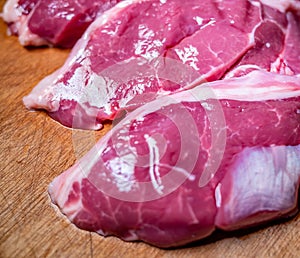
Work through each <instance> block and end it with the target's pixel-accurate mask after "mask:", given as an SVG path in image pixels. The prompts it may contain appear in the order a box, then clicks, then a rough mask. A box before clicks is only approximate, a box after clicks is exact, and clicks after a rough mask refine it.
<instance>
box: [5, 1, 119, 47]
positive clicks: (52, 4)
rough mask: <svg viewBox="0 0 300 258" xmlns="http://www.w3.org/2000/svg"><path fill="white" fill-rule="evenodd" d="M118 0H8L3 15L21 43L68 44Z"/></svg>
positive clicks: (74, 40)
mask: <svg viewBox="0 0 300 258" xmlns="http://www.w3.org/2000/svg"><path fill="white" fill-rule="evenodd" d="M120 1H121V0H96V1H95V0H87V1H60V0H44V1H42V0H8V1H7V2H6V4H5V6H4V10H3V18H4V20H5V21H6V22H7V23H8V26H9V34H13V35H18V36H19V40H20V43H21V44H22V45H24V46H30V45H33V46H40V45H50V46H59V47H64V48H69V47H72V46H73V45H74V44H75V43H76V41H77V40H78V39H79V38H80V37H81V36H82V34H83V33H84V31H85V30H86V28H87V27H88V26H89V25H90V24H91V23H92V22H93V21H94V20H95V19H96V17H97V16H99V15H101V14H102V13H103V12H104V11H106V10H108V9H109V8H111V7H112V6H114V5H115V4H116V3H118V2H120Z"/></svg>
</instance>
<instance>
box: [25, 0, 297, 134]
mask: <svg viewBox="0 0 300 258" xmlns="http://www.w3.org/2000/svg"><path fill="white" fill-rule="evenodd" d="M295 8H296V5H295ZM284 10H287V13H281V12H280V11H279V10H277V9H274V8H271V7H269V6H264V5H261V4H260V2H259V1H246V0H243V1H238V2H234V1H200V2H199V1H196V0H192V1H188V2H187V3H185V4H184V5H182V2H181V1H179V0H174V1H158V0H148V1H145V0H144V1H143V0H135V1H124V2H122V3H119V4H118V5H117V6H115V7H114V8H112V9H110V10H109V11H107V12H106V13H105V15H103V16H101V17H99V18H98V19H97V20H96V21H95V22H94V23H93V24H91V26H90V27H89V29H88V30H87V32H86V33H85V34H84V36H83V38H82V39H81V40H80V41H79V42H78V43H77V44H76V46H75V48H74V49H73V51H72V53H71V55H70V57H69V59H68V60H67V61H66V63H65V64H64V66H63V67H62V68H60V69H59V70H57V71H56V72H55V73H53V74H52V75H50V76H48V77H46V78H45V79H44V80H42V81H41V82H40V83H39V84H38V85H37V86H36V88H35V89H34V90H33V91H32V92H31V93H30V94H29V95H28V96H26V97H25V98H24V104H25V105H26V107H27V108H29V109H45V110H47V111H48V112H49V114H50V116H51V117H52V118H54V119H55V120H57V121H59V122H60V123H62V124H63V125H66V126H68V127H73V128H82V129H100V128H101V127H102V123H103V122H104V121H105V120H112V119H114V118H115V116H116V114H117V112H118V111H119V110H120V109H123V108H126V107H128V105H129V103H132V102H136V100H135V99H136V98H139V101H138V102H139V103H144V102H147V101H148V97H149V96H151V94H152V96H151V97H149V98H150V99H151V98H152V99H153V98H155V96H154V95H156V94H158V95H166V94H170V93H172V92H176V91H180V90H182V89H185V87H186V86H187V85H188V84H189V83H191V82H192V81H193V80H194V79H197V81H198V82H202V81H205V80H208V81H213V80H217V79H220V78H222V77H224V76H225V77H235V76H241V75H245V74H246V73H248V72H249V71H251V70H253V69H265V70H268V71H276V72H279V73H283V74H297V73H298V72H299V65H298V63H299V56H300V49H299V47H295V43H296V42H297V41H298V40H299V39H298V38H299V37H298V36H299V33H298V34H297V33H294V31H296V32H297V30H298V29H299V21H297V19H299V16H298V14H297V12H296V10H295V9H293V8H291V7H289V6H288V5H286V6H285V8H284ZM289 10H291V11H289ZM298 32H299V31H298ZM296 45H297V44H296ZM291 50H293V51H294V52H293V51H291ZM157 58H158V60H159V61H157ZM163 58H166V60H164V59H163ZM172 60H176V62H180V63H182V64H184V65H186V67H185V68H182V69H181V70H180V71H177V73H179V74H180V73H184V72H185V70H187V69H189V68H191V69H192V70H193V71H194V73H193V76H191V78H188V79H186V78H185V79H183V80H182V82H183V83H179V84H178V83H176V84H174V83H172V82H170V81H168V80H163V79H161V78H162V77H160V76H159V73H161V70H163V69H162V66H164V68H165V69H167V70H169V69H172V66H174V62H175V61H172ZM132 62H133V63H135V64H136V65H135V66H133V65H132ZM119 64H123V66H121V67H122V68H123V69H120V68H119V70H118V69H116V66H118V65H119ZM126 65H127V66H128V67H127V68H126ZM149 66H150V67H151V68H149ZM181 67H183V66H181ZM232 68H234V70H232V72H231V73H230V72H228V71H229V70H230V69H232ZM116 70H118V71H120V74H119V75H118V74H116V72H115V71H116ZM149 70H151V71H152V73H151V74H150V75H149V76H148V77H146V76H145V74H146V73H147V72H148V71H149ZM132 71H140V74H138V73H136V77H137V78H135V79H133V80H128V81H126V80H125V79H126V78H127V79H128V78H129V79H130V76H127V75H126V73H131V72H132ZM195 72H196V73H197V76H194V74H195ZM112 73H113V74H114V75H112ZM173 74H174V72H173ZM140 75H142V76H141V77H142V78H140ZM112 76H114V77H113V79H112ZM169 77H170V76H169ZM193 85H195V83H194V84H193ZM145 94H147V97H146V99H144V100H143V98H144V97H145ZM139 96H142V97H139ZM74 120H76V122H75V121H74Z"/></svg>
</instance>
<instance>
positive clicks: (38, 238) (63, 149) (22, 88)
mask: <svg viewBox="0 0 300 258" xmlns="http://www.w3.org/2000/svg"><path fill="white" fill-rule="evenodd" d="M3 4H4V1H3V0H0V8H1V9H2V6H3ZM68 53H69V51H68V50H59V49H50V48H39V49H26V48H23V47H22V46H20V44H19V42H18V40H17V38H16V37H8V36H6V25H5V24H4V23H3V21H2V20H1V21H0V85H1V91H0V103H1V105H0V171H1V174H0V175H1V181H0V257H300V215H298V216H296V217H294V218H292V219H291V220H289V221H286V222H282V223H280V224H275V225H271V226H269V227H265V228H263V229H259V230H255V231H252V232H242V234H239V235H237V234H230V235H228V237H224V235H217V236H215V237H213V238H211V239H209V241H200V242H199V243H197V244H194V245H192V246H189V247H185V248H180V249H174V250H161V249H158V248H155V247H152V246H149V245H147V244H144V243H126V242H123V241H121V240H119V239H118V238H115V237H107V238H104V237H101V236H99V235H97V234H94V233H89V232H86V231H82V230H79V229H77V228H76V227H75V226H73V225H71V224H70V223H69V222H68V221H67V220H66V219H65V218H64V217H63V216H61V215H60V214H59V212H58V211H57V210H56V209H55V208H54V207H53V206H52V205H51V202H50V200H49V197H48V194H47V187H48V185H49V183H50V182H51V181H52V179H53V178H54V177H55V176H57V175H59V174H60V173H61V172H63V171H64V170H65V169H67V168H68V167H70V166H71V165H72V164H73V163H74V162H75V160H76V158H77V156H78V155H82V153H83V152H84V151H85V150H80V148H79V147H78V146H79V145H78V139H80V137H82V139H89V140H88V141H87V142H89V143H91V139H94V138H99V137H101V136H102V135H103V134H104V133H105V132H106V131H107V130H109V129H110V126H109V125H107V126H106V127H105V129H104V130H102V131H100V132H97V133H91V132H88V133H83V132H81V131H78V130H77V131H75V130H71V129H68V128H65V127H62V126H61V125H59V124H58V123H56V122H54V121H53V120H51V119H50V118H49V117H48V116H47V115H46V114H45V113H44V112H29V111H28V110H26V109H25V107H24V106H23V104H22V97H23V96H24V95H26V94H28V93H29V92H30V90H31V89H32V88H33V87H34V85H35V84H36V83H37V82H38V81H39V80H41V79H42V78H43V77H44V76H46V75H47V74H49V73H51V72H53V71H54V70H55V69H56V68H58V67H59V66H60V65H62V64H63V62H64V60H65V59H66V57H67V55H68ZM74 135H75V137H74ZM74 139H75V141H74ZM76 141H77V142H76ZM79 141H80V140H79Z"/></svg>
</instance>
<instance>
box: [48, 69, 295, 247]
mask: <svg viewBox="0 0 300 258" xmlns="http://www.w3.org/2000/svg"><path fill="white" fill-rule="evenodd" d="M299 183H300V81H299V78H297V77H295V76H283V75H277V74H272V73H269V72H264V71H253V72H251V73H249V74H248V75H246V76H243V77H239V78H232V79H224V80H221V81H216V82H211V83H206V84H202V86H198V87H195V88H193V89H191V90H188V91H184V92H180V93H176V94H174V95H171V96H166V97H161V98H159V99H157V100H154V101H153V102H149V103H148V104H145V105H143V106H141V107H139V108H137V109H136V110H135V111H133V112H132V113H130V114H128V115H127V116H126V117H125V118H124V119H123V120H121V122H120V123H119V124H117V125H116V126H115V127H114V128H113V129H112V131H111V132H110V133H108V134H107V135H106V136H104V137H103V138H102V139H100V141H99V142H98V143H97V144H96V146H95V147H94V148H93V149H92V150H91V151H90V152H88V154H87V155H86V156H84V157H83V158H82V159H81V160H79V161H78V162H77V163H76V164H75V165H74V166H73V167H71V168H70V169H68V170H67V171H66V172H64V173H63V174H61V175H60V176H58V177H57V178H55V179H54V181H53V182H52V183H51V184H50V186H49V193H50V196H51V199H52V201H53V203H55V204H56V205H57V206H58V207H59V208H60V209H61V211H62V213H64V214H65V215H66V216H67V217H68V219H69V220H70V221H71V222H72V223H74V224H75V225H76V226H77V227H79V228H82V229H85V230H89V231H95V232H98V233H99V234H101V235H115V236H118V237H120V238H122V239H124V240H126V241H134V240H142V241H145V242H147V243H150V244H152V245H155V246H159V247H171V246H181V245H184V244H187V243H189V242H193V241H196V240H199V239H202V238H205V237H207V236H209V235H210V234H211V233H212V232H213V231H214V230H215V229H216V228H219V229H223V230H226V231H228V230H235V229H240V228H243V227H249V226H253V225H258V224H261V223H263V222H265V221H269V220H272V219H275V218H280V217H288V216H291V215H294V214H295V213H296V212H297V210H298V201H297V197H298V192H299Z"/></svg>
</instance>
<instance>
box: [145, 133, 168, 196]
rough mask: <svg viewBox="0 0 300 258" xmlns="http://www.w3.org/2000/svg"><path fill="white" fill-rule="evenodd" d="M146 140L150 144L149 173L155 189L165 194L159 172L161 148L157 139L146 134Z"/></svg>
mask: <svg viewBox="0 0 300 258" xmlns="http://www.w3.org/2000/svg"><path fill="white" fill-rule="evenodd" d="M145 139H146V142H147V144H148V146H149V174H150V178H151V182H152V185H153V187H154V189H155V191H156V192H157V193H159V194H163V191H162V190H163V188H164V186H163V185H162V181H161V177H160V173H159V166H158V165H159V149H158V146H157V142H156V140H155V139H153V138H152V137H150V136H149V135H148V134H145Z"/></svg>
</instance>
